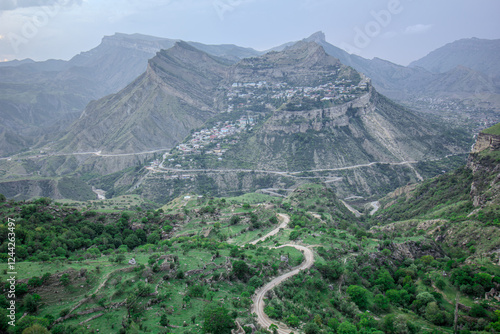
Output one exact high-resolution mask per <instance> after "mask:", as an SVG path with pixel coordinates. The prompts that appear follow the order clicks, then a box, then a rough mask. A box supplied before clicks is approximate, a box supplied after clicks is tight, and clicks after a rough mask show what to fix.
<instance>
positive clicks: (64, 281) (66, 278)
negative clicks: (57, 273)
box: [59, 274, 69, 286]
mask: <svg viewBox="0 0 500 334" xmlns="http://www.w3.org/2000/svg"><path fill="white" fill-rule="evenodd" d="M59 282H61V284H62V285H64V286H68V285H69V275H68V274H62V276H61V278H59Z"/></svg>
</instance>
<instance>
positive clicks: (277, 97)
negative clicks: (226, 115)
mask: <svg viewBox="0 0 500 334" xmlns="http://www.w3.org/2000/svg"><path fill="white" fill-rule="evenodd" d="M334 75H336V74H334ZM368 86H369V80H368V79H367V78H362V79H361V80H360V81H359V82H355V81H353V80H348V79H339V80H335V81H329V82H326V83H323V84H318V85H317V86H314V87H307V86H305V87H302V86H296V87H295V86H291V85H289V84H288V83H286V82H278V83H268V82H266V81H259V82H247V83H243V82H235V83H233V84H232V85H231V87H230V88H229V90H228V92H227V94H226V97H227V104H228V108H227V112H232V111H235V110H241V109H245V108H250V109H251V110H255V111H264V110H265V109H266V108H269V107H270V106H274V107H275V108H279V107H280V106H281V105H282V104H283V103H286V102H293V104H291V105H286V106H287V107H292V108H291V111H293V110H295V109H296V110H307V109H310V108H312V109H314V108H321V107H325V106H328V105H329V104H343V103H346V102H349V101H351V100H353V99H354V98H356V97H357V96H359V95H360V93H363V92H366V91H367V90H368ZM303 102H306V103H303ZM307 102H309V103H307ZM310 102H315V103H316V104H311V103H310ZM297 108H299V109H297Z"/></svg>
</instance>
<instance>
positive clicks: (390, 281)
mask: <svg viewBox="0 0 500 334" xmlns="http://www.w3.org/2000/svg"><path fill="white" fill-rule="evenodd" d="M375 284H377V285H380V286H381V287H382V290H383V291H387V290H389V289H392V288H393V287H394V278H392V276H391V274H389V272H388V271H387V270H380V271H379V272H378V278H377V279H376V280H375Z"/></svg>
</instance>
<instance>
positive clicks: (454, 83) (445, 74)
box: [305, 32, 500, 125]
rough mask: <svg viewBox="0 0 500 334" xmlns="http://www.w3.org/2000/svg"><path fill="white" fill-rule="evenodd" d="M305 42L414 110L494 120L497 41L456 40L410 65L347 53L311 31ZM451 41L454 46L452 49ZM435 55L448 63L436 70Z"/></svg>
mask: <svg viewBox="0 0 500 334" xmlns="http://www.w3.org/2000/svg"><path fill="white" fill-rule="evenodd" d="M305 41H314V42H316V43H318V44H319V45H321V46H322V47H323V48H324V49H325V51H326V52H327V53H328V54H329V55H331V56H334V57H336V58H338V59H339V60H340V61H341V62H342V63H343V64H345V65H348V66H352V67H353V68H355V69H356V70H357V71H359V72H361V73H364V74H365V75H366V76H368V77H369V78H371V79H372V83H373V86H374V87H375V88H376V89H377V90H378V91H379V92H380V93H382V94H384V95H386V96H388V97H390V98H391V99H394V100H396V101H398V102H400V103H403V104H405V105H407V106H410V107H411V108H413V109H416V110H419V111H424V112H432V113H436V114H437V115H442V114H446V113H450V117H451V116H452V115H455V118H456V115H457V114H458V115H462V114H463V115H464V117H465V119H468V118H469V117H472V118H473V119H474V120H477V121H478V120H484V118H486V117H488V118H489V117H491V116H492V115H491V112H492V111H493V112H494V114H493V115H496V116H493V119H495V118H496V120H498V112H499V111H500V96H499V94H500V83H499V82H498V65H499V64H500V60H499V57H498V41H496V40H494V41H488V40H479V39H472V40H461V41H457V42H455V43H451V44H448V45H447V46H445V47H443V48H442V49H438V50H436V51H435V52H436V54H437V55H439V57H437V56H436V57H435V56H434V53H431V54H430V55H429V56H428V57H429V58H426V57H424V58H423V59H422V62H420V61H416V62H413V63H412V64H410V66H401V65H398V64H394V63H392V62H390V61H387V60H383V59H380V58H374V59H365V58H363V57H360V56H357V55H354V54H349V53H347V52H346V51H344V50H342V49H340V48H338V47H336V46H333V45H331V44H330V43H328V42H327V41H326V39H325V35H324V33H322V32H317V33H314V34H313V35H311V36H310V37H308V38H306V39H305ZM467 41H469V43H467ZM450 45H452V46H454V45H456V47H453V48H451V47H449V46H450ZM463 49H467V50H469V51H468V52H465V51H464V50H463ZM460 50H462V51H460ZM431 55H432V57H431ZM435 58H436V59H439V61H440V62H442V63H443V64H444V63H446V64H447V66H442V67H439V68H440V70H436V68H432V67H431V66H427V65H425V64H427V63H429V64H430V63H432V61H431V59H435ZM436 62H437V60H436ZM420 64H422V66H420ZM478 64H481V65H478ZM466 68H467V69H466ZM450 109H451V110H450ZM466 122H469V121H468V120H465V121H464V125H466V124H467V123H466Z"/></svg>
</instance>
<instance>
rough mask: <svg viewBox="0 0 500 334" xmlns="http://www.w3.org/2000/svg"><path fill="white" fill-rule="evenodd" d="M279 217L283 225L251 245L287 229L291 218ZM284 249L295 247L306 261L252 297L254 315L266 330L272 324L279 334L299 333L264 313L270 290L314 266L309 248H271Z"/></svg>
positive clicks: (312, 255) (290, 245)
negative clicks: (282, 229)
mask: <svg viewBox="0 0 500 334" xmlns="http://www.w3.org/2000/svg"><path fill="white" fill-rule="evenodd" d="M279 216H280V219H281V220H282V223H281V224H280V225H279V226H278V227H277V228H275V229H274V230H272V231H271V232H269V233H268V234H266V235H265V236H263V237H262V238H259V239H257V240H255V241H253V242H251V244H254V245H255V244H256V243H257V242H259V241H261V240H265V239H266V238H268V237H270V236H273V235H275V234H277V233H278V232H279V230H280V229H281V228H286V227H287V225H288V222H289V221H290V217H289V216H288V215H286V214H282V213H280V214H279ZM282 247H294V248H295V249H297V250H299V251H301V252H302V253H303V254H304V257H305V261H304V262H302V263H301V264H300V265H299V266H297V267H294V268H293V269H292V270H291V271H289V272H287V273H286V274H283V275H281V276H278V277H276V278H274V279H273V280H272V281H271V282H269V283H267V284H266V285H264V286H263V287H262V288H260V289H259V290H257V291H256V292H255V295H254V296H253V297H252V301H253V304H252V313H255V314H256V315H257V322H258V324H259V325H260V326H262V327H263V328H265V329H268V328H269V326H271V324H275V325H277V326H278V333H279V334H289V333H291V332H296V333H297V332H298V330H292V329H289V328H288V327H286V326H285V325H284V324H281V323H278V322H276V321H273V320H271V319H270V318H269V317H268V316H267V314H265V313H264V305H265V303H264V296H265V295H266V293H267V292H268V291H269V290H271V289H273V288H274V287H275V286H277V285H279V284H281V283H282V282H283V281H285V280H286V279H288V278H290V277H292V276H295V275H297V274H298V273H299V272H300V271H301V270H304V269H308V268H310V267H311V266H312V265H313V264H314V254H313V252H312V251H311V250H310V249H309V248H307V247H304V246H300V245H294V244H286V245H282V246H279V247H271V248H282Z"/></svg>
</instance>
